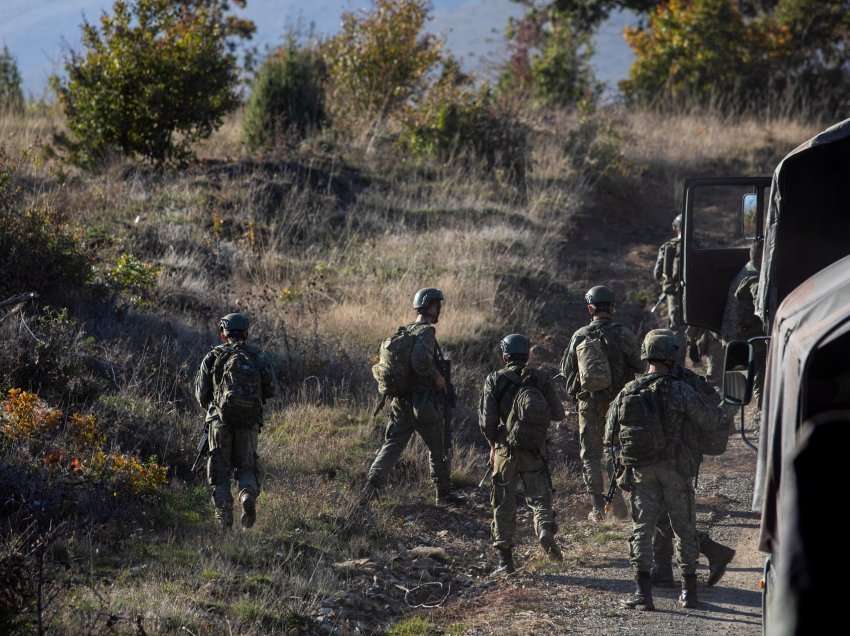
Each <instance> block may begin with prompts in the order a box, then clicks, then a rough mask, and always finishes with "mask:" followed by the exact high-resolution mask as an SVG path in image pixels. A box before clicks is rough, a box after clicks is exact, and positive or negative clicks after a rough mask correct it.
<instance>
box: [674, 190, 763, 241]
mask: <svg viewBox="0 0 850 636" xmlns="http://www.w3.org/2000/svg"><path fill="white" fill-rule="evenodd" d="M689 194H690V195H691V197H692V202H693V204H692V205H693V207H692V208H691V209H692V219H693V234H692V239H693V246H694V248H695V249H698V250H706V249H729V248H739V249H740V248H748V247H749V245H750V243H751V242H752V240H753V239H754V238H755V237H757V236H758V235H759V229H760V228H759V216H760V215H761V208H762V206H763V201H762V200H761V199H760V197H759V196H758V194H759V193H758V191H757V188H756V187H754V186H752V185H747V184H744V185H701V186H699V187H696V188H694V189H693V190H692V191H691V192H690V193H689ZM747 195H750V196H749V198H747Z"/></svg>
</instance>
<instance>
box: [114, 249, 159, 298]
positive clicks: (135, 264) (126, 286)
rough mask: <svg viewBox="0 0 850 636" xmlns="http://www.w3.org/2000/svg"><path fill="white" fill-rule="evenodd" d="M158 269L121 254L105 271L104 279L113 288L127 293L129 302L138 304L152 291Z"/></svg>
mask: <svg viewBox="0 0 850 636" xmlns="http://www.w3.org/2000/svg"><path fill="white" fill-rule="evenodd" d="M159 271H160V268H159V266H157V265H154V264H152V263H145V262H143V261H141V260H139V259H138V258H136V257H135V256H133V255H132V254H122V255H121V256H119V257H118V260H117V261H115V265H113V266H112V267H111V268H110V269H109V270H108V271H107V272H106V281H107V283H108V284H109V285H110V286H111V287H112V288H113V289H116V290H118V291H121V292H126V293H128V294H129V301H130V303H131V304H133V305H140V304H142V303H144V302H145V300H146V299H148V298H149V297H150V296H151V294H152V293H153V290H154V288H155V287H156V282H157V278H158V277H159Z"/></svg>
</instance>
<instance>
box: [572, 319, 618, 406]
mask: <svg viewBox="0 0 850 636" xmlns="http://www.w3.org/2000/svg"><path fill="white" fill-rule="evenodd" d="M576 359H577V361H578V377H579V382H580V383H581V389H582V391H590V392H591V393H593V392H596V391H604V390H605V389H610V388H611V385H612V384H613V380H612V373H611V363H610V361H609V360H608V341H607V339H606V338H605V334H604V333H603V332H602V330H601V329H593V330H590V331H588V333H587V337H586V338H585V339H584V340H582V342H581V343H580V344H579V345H578V346H577V347H576Z"/></svg>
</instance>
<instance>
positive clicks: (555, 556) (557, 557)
mask: <svg viewBox="0 0 850 636" xmlns="http://www.w3.org/2000/svg"><path fill="white" fill-rule="evenodd" d="M539 538H540V546H541V547H542V548H543V551H544V552H545V553H546V556H547V557H549V559H550V560H552V561H563V560H564V555H563V554H561V548H560V546H558V542H557V541H555V533H554V532H552V531H551V530H549V529H544V530H541V531H540V537H539Z"/></svg>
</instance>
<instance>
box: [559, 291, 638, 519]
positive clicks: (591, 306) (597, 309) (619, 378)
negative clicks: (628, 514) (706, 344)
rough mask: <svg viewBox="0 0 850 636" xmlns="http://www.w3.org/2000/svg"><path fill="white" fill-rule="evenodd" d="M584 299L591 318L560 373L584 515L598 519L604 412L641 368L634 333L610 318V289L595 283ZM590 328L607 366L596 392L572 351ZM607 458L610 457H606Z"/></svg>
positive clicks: (573, 342) (601, 513) (567, 353)
mask: <svg viewBox="0 0 850 636" xmlns="http://www.w3.org/2000/svg"><path fill="white" fill-rule="evenodd" d="M585 301H586V302H587V311H588V313H589V314H590V316H591V318H592V320H591V322H590V324H589V325H586V326H584V327H582V328H581V329H579V330H578V331H576V332H575V333H574V334H573V336H572V338H571V340H570V344H569V346H568V347H567V349H566V351H565V352H564V356H563V358H562V360H561V373H562V374H563V375H564V377H565V378H566V383H567V394H568V395H569V396H570V397H572V399H573V400H575V401H576V402H577V404H578V422H579V442H580V444H581V461H582V475H583V477H584V483H585V487H586V488H587V493H588V494H589V495H590V497H591V503H592V505H593V509H592V510H591V512H590V514H589V515H588V518H589V519H590V520H591V521H602V520H603V519H604V518H605V498H604V495H603V492H604V484H603V480H602V457H603V454H604V449H603V445H602V436H603V434H604V431H605V414H606V412H607V411H608V405H609V404H610V403H611V399H612V398H613V397H614V396H615V395H617V392H618V391H619V390H620V389H621V388H623V385H624V384H625V383H626V382H628V381H629V380H631V379H632V378H633V377H634V375H635V374H636V373H640V372H641V371H643V364H642V363H641V361H640V353H639V349H638V341H637V338H636V337H635V335H634V334H633V333H632V332H631V331H630V330H629V329H627V328H626V327H624V326H623V325H621V324H620V323H618V322H616V321H614V320H613V319H612V314H613V310H614V293H613V292H612V291H611V290H610V289H608V288H607V287H605V286H603V285H599V286H596V287H593V288H592V289H591V290H590V291H588V292H587V294H586V295H585ZM593 332H596V333H600V332H601V333H602V334H603V336H604V339H605V341H606V343H607V344H606V349H607V354H608V362H609V364H610V367H611V386H610V387H609V388H608V389H605V390H602V391H597V392H591V391H587V390H585V389H583V388H582V386H581V378H580V377H579V368H578V356H577V354H576V349H577V347H578V346H579V345H580V344H581V343H582V342H583V341H584V340H585V339H586V338H587V337H588V335H589V334H591V333H593ZM608 459H609V461H610V458H608Z"/></svg>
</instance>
